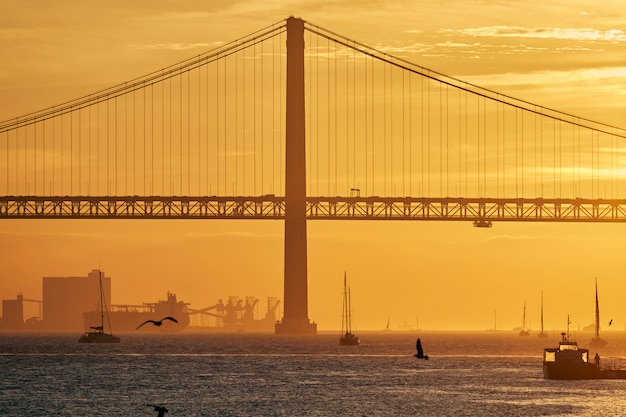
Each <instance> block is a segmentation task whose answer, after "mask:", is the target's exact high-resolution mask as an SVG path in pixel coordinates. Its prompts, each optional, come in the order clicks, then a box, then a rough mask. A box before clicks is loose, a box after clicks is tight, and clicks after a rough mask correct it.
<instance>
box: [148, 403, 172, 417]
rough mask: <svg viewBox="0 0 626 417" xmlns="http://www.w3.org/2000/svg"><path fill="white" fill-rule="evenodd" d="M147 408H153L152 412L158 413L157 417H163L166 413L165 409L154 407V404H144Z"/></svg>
mask: <svg viewBox="0 0 626 417" xmlns="http://www.w3.org/2000/svg"><path fill="white" fill-rule="evenodd" d="M146 405H147V406H148V407H154V411H158V413H159V414H158V416H157V417H163V416H164V415H165V413H167V408H165V407H161V406H159V405H154V404H146Z"/></svg>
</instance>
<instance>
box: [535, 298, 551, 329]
mask: <svg viewBox="0 0 626 417" xmlns="http://www.w3.org/2000/svg"><path fill="white" fill-rule="evenodd" d="M537 337H540V338H545V337H548V333H547V332H544V331H543V291H541V331H540V332H539V334H538V335H537Z"/></svg>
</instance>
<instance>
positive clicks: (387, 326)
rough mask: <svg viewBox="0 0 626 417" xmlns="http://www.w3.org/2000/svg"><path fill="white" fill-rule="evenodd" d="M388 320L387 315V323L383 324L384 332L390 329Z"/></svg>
mask: <svg viewBox="0 0 626 417" xmlns="http://www.w3.org/2000/svg"><path fill="white" fill-rule="evenodd" d="M389 320H390V318H389V317H387V325H386V326H385V329H384V330H385V331H386V332H388V331H390V330H391V329H390V328H389Z"/></svg>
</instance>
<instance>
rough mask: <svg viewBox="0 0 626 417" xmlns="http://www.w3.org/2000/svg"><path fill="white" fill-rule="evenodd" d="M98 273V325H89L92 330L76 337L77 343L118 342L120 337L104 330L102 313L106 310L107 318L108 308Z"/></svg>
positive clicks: (100, 272) (100, 276) (100, 275)
mask: <svg viewBox="0 0 626 417" xmlns="http://www.w3.org/2000/svg"><path fill="white" fill-rule="evenodd" d="M98 274H99V275H98V279H99V281H100V306H99V307H100V308H99V310H100V326H91V329H92V330H94V331H92V332H85V333H84V334H83V335H82V336H81V337H80V338H79V339H78V343H119V342H120V338H119V337H118V336H114V335H113V333H105V332H104V314H105V312H106V315H107V319H108V317H109V310H108V308H107V307H106V300H105V299H104V291H103V289H102V271H98ZM107 321H108V320H107ZM110 329H111V323H110V322H109V331H110Z"/></svg>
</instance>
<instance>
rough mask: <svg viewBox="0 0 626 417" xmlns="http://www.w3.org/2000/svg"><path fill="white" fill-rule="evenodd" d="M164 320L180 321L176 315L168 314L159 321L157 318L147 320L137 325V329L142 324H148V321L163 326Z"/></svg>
mask: <svg viewBox="0 0 626 417" xmlns="http://www.w3.org/2000/svg"><path fill="white" fill-rule="evenodd" d="M163 320H171V321H173V322H174V323H178V320H176V319H175V318H174V317H170V316H167V317H164V318H162V319H161V320H158V321H157V320H146V321H144V322H143V323H141V324H140V325H139V326H137V328H136V329H135V330H137V329H139V328H140V327H141V326H143V325H144V324H148V323H152V324H154V325H155V326H162V325H163Z"/></svg>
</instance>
